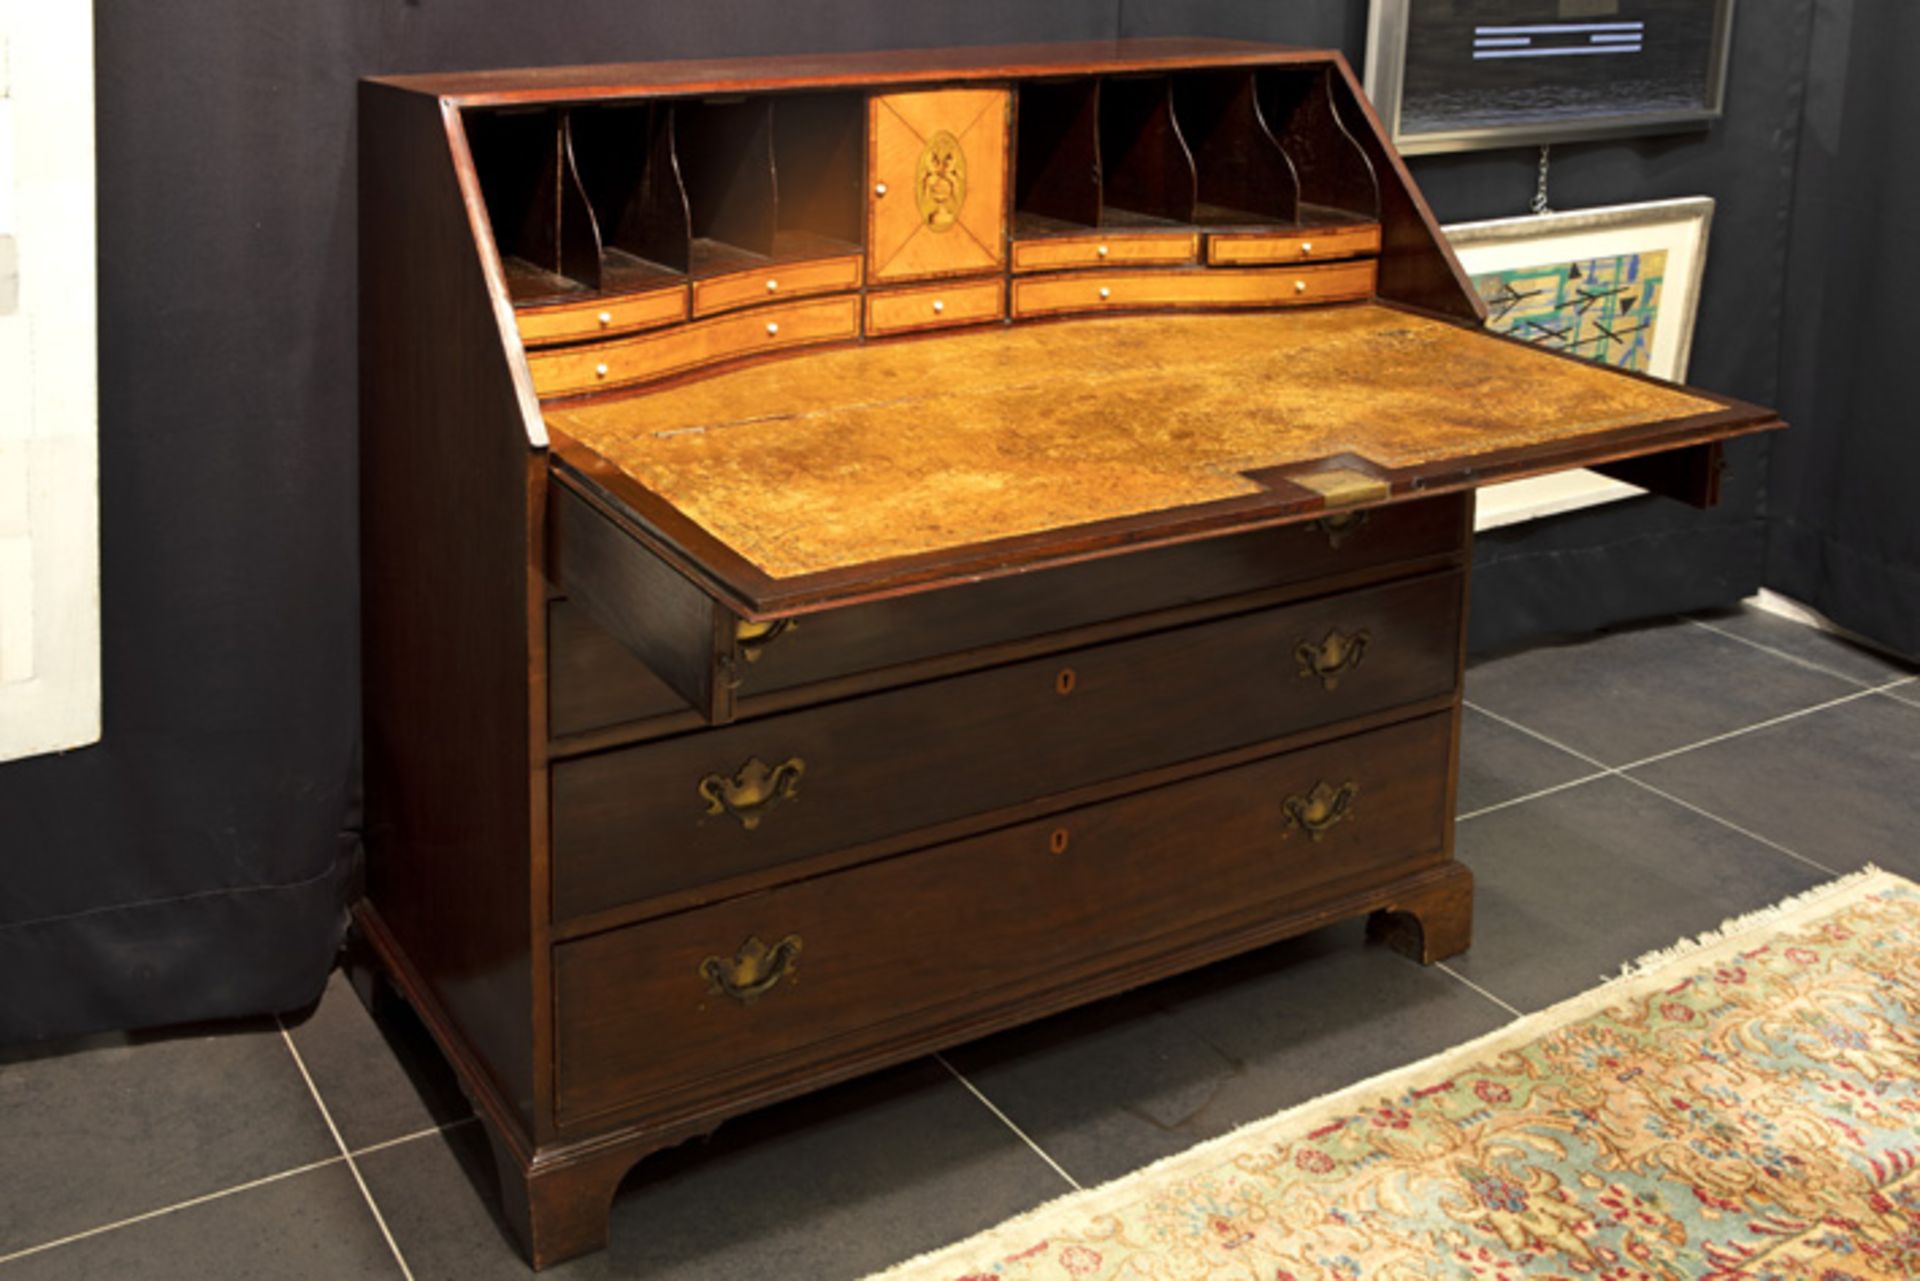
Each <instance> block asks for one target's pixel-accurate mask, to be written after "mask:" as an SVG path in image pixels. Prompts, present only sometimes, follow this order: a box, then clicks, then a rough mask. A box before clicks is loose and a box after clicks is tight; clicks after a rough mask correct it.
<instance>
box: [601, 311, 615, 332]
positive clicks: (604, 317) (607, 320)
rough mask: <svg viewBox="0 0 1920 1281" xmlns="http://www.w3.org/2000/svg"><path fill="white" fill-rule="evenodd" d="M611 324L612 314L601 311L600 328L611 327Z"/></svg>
mask: <svg viewBox="0 0 1920 1281" xmlns="http://www.w3.org/2000/svg"><path fill="white" fill-rule="evenodd" d="M612 323H613V313H612V312H610V311H603V312H601V313H600V328H602V329H605V328H606V327H607V326H608V325H611V324H612Z"/></svg>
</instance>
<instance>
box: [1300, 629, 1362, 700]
mask: <svg viewBox="0 0 1920 1281" xmlns="http://www.w3.org/2000/svg"><path fill="white" fill-rule="evenodd" d="M1371 639H1372V636H1371V634H1370V633H1368V631H1367V629H1366V628H1364V627H1362V628H1361V629H1360V630H1359V631H1357V632H1352V633H1346V632H1342V631H1341V630H1340V629H1339V628H1337V627H1335V628H1330V629H1329V630H1328V632H1327V635H1326V639H1324V640H1322V641H1321V642H1320V643H1319V644H1318V645H1316V644H1314V643H1313V642H1312V641H1310V640H1303V641H1301V642H1300V643H1299V644H1298V645H1295V646H1294V647H1293V657H1294V661H1295V662H1297V663H1299V664H1300V675H1301V676H1303V677H1306V676H1312V677H1317V678H1318V679H1319V681H1320V684H1321V686H1322V688H1325V689H1328V690H1331V689H1334V688H1335V687H1337V686H1338V685H1339V684H1340V678H1341V677H1342V676H1345V675H1346V674H1347V673H1348V672H1350V671H1352V670H1354V669H1355V668H1356V667H1358V666H1360V660H1361V659H1363V658H1365V657H1366V656H1367V642H1368V641H1369V640H1371Z"/></svg>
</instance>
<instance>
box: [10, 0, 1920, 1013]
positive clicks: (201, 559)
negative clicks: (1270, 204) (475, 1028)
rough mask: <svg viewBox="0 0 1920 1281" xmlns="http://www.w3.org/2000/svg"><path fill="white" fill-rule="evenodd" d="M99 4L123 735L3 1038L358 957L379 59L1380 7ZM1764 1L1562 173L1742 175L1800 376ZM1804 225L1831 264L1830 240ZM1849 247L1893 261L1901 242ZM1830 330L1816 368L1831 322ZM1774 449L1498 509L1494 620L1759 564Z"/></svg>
mask: <svg viewBox="0 0 1920 1281" xmlns="http://www.w3.org/2000/svg"><path fill="white" fill-rule="evenodd" d="M96 14H97V43H98V54H97V69H96V71H97V78H98V80H97V82H98V98H99V114H98V150H99V194H100V224H99V226H100V310H101V345H100V379H101V450H100V453H101V491H102V494H101V496H102V504H101V506H102V512H103V515H102V530H101V533H102V578H103V584H102V590H103V601H104V604H103V609H104V619H103V621H104V632H105V641H104V653H103V661H104V680H105V726H106V732H105V738H104V740H103V742H102V743H101V744H100V745H98V746H96V747H91V748H87V749H84V750H81V751H77V752H73V753H69V754H66V755H62V756H51V757H42V758H38V759H34V760H29V761H23V762H18V763H13V764H8V765H4V766H0V833H4V835H3V836H0V1043H5V1042H13V1041H22V1040H30V1039H36V1038H46V1037H52V1036H58V1035H64V1034H68V1033H74V1032H79V1031H84V1030H88V1029H94V1028H104V1027H134V1026H143V1025H155V1024H165V1023H173V1022H180V1021H184V1020H189V1019H202V1018H213V1017H220V1016H227V1015H238V1014H246V1013H254V1012H259V1011H266V1010H281V1009H288V1008H291V1007H294V1006H297V1005H299V1004H301V1003H303V1002H305V1001H306V1000H308V999H310V998H311V997H312V996H313V995H314V994H315V993H316V992H317V991H318V989H319V986H320V984H321V982H322V980H323V977H324V975H325V972H326V970H327V968H328V966H329V965H330V963H331V961H332V958H333V954H334V949H335V945H336V943H337V940H338V937H339V932H340V929H341V927H342V924H343V921H344V906H345V903H346V901H347V896H348V895H349V893H350V892H351V890H350V886H351V879H352V875H353V863H354V857H355V850H356V842H355V839H354V827H355V825H356V823H357V809H356V783H355V779H356V772H357V763H356V742H357V738H358V720H359V709H358V673H357V657H356V650H357V639H356V629H357V609H356V599H357V585H356V563H357V557H358V549H357V548H356V546H355V516H354V505H355V460H354V441H355V377H356V374H355V357H354V307H353V298H354V287H355V284H354V244H353V236H354V231H353V211H354V207H355V204H354V202H355V192H354V189H353V182H354V160H353V157H354V147H355V137H354V119H353V111H352V106H353V100H354V98H353V83H354V80H355V78H356V77H358V76H360V75H363V74H369V73H375V72H395V71H417V70H429V69H436V68H457V67H477V66H501V65H525V64H538V63H565V62H587V61H603V60H615V59H632V58H643V57H645V58H652V57H680V56H700V55H712V54H720V53H780V52H788V51H796V52H797V51H802V50H819V49H852V48H880V47H900V46H911V45H937V44H969V43H973V44H978V43H996V42H1003V41H1010V40H1053V39H1076V38H1097V37H1105V36H1111V35H1115V34H1150V33H1193V34H1214V35H1233V36H1245V37H1258V38H1265V39H1275V40H1283V41H1290V42H1295V43H1303V44H1307V43H1311V44H1330V45H1336V46H1339V47H1341V48H1343V49H1345V50H1346V52H1347V54H1348V56H1349V57H1350V58H1352V59H1353V60H1354V61H1355V62H1356V64H1357V63H1358V61H1359V57H1360V54H1361V49H1362V43H1363V40H1364V31H1365V5H1364V3H1362V2H1361V0H1352V2H1351V3H1349V2H1345V0H1319V2H1316V3H1302V2H1296V3H1287V4H1281V3H1273V2H1272V0H1249V2H1244V3H1225V2H1221V3H1204V2H1192V3H1189V2H1184V0H1178V2H1176V0H1169V2H1167V3H1157V4H1155V3H1146V2H1145V0H1124V2H1122V0H1049V2H1048V3H1045V4H1040V3H1033V2H1032V0H972V2H971V3H968V4H965V5H901V4H889V3H882V2H881V0H837V2H833V3H807V4H794V3H778V2H775V0H703V2H702V3H700V4H697V5H696V4H686V3H667V2H665V0H653V2H652V3H645V2H636V0H572V2H569V3H547V4H533V3H528V2H527V0H461V2H458V3H456V2H455V0H197V2H196V3H194V4H192V5H159V4H153V3H150V2H148V0H101V2H100V3H99V4H98V6H97V9H96ZM1742 16H1743V18H1744V19H1745V21H1743V23H1742V24H1741V31H1740V39H1739V44H1738V48H1737V50H1736V54H1735V58H1734V65H1733V72H1732V85H1733V91H1732V98H1731V101H1730V115H1729V119H1728V120H1727V121H1726V122H1725V123H1724V124H1722V125H1721V126H1719V127H1717V128H1716V129H1715V130H1713V131H1712V132H1711V133H1707V134H1692V135H1686V136H1683V137H1677V138H1672V139H1665V140H1652V141H1641V142H1634V143H1619V144H1605V145H1600V144H1593V145H1582V146H1570V147H1566V148H1562V149H1560V157H1559V159H1558V160H1557V161H1556V164H1555V168H1554V174H1555V185H1554V194H1555V198H1556V202H1557V203H1558V204H1560V205H1562V206H1566V207H1573V206H1577V205H1581V204H1601V203H1611V202H1615V201H1624V200H1635V199H1645V198H1650V197H1654V196H1668V195H1685V194H1694V193H1698V192H1707V193H1709V194H1712V195H1714V196H1717V197H1719V199H1720V201H1721V206H1720V212H1719V215H1718V220H1717V222H1716V225H1715V229H1714V240H1713V246H1712V251H1711V253H1710V256H1709V266H1708V272H1707V282H1706V295H1705V297H1706V302H1705V308H1704V312H1703V315H1702V318H1701V323H1700V327H1699V337H1698V341H1697V344H1696V348H1695V357H1694V373H1695V376H1696V378H1697V380H1698V381H1700V382H1703V383H1705V384H1706V385H1708V386H1711V387H1716V388H1721V389H1724V390H1726V391H1730V392H1733V393H1735V394H1738V395H1741V396H1745V397H1748V398H1751V399H1755V400H1760V401H1771V400H1774V399H1776V398H1777V396H1778V393H1779V390H1780V388H1779V385H1778V382H1777V379H1776V376H1775V370H1776V368H1777V363H1778V361H1777V358H1778V348H1779V345H1780V332H1781V329H1780V322H1781V315H1782V289H1783V285H1782V280H1783V276H1784V274H1785V265H1786V256H1787V246H1788V227H1789V221H1788V220H1789V214H1790V212H1791V211H1792V210H1791V207H1792V203H1793V202H1792V193H1793V187H1792V179H1793V173H1792V162H1793V158H1794V154H1795V147H1796V145H1797V137H1798V121H1799V103H1800V98H1801V96H1802V86H1803V72H1804V68H1805V58H1806V54H1805V39H1804V37H1805V35H1806V33H1807V30H1808V28H1809V27H1810V25H1811V19H1810V13H1809V8H1808V4H1807V3H1805V2H1804V0H1788V2H1783V3H1779V4H1777V5H1770V6H1769V7H1768V9H1767V10H1766V12H1765V16H1764V18H1763V17H1762V15H1761V14H1760V13H1759V12H1758V11H1754V10H1749V11H1747V12H1745V13H1743V15H1742ZM1890 54H1891V50H1890V49H1889V48H1887V47H1886V46H1884V45H1883V46H1881V47H1880V48H1878V49H1876V48H1873V47H1871V46H1870V45H1868V44H1865V43H1863V44H1862V49H1861V53H1860V56H1861V57H1881V56H1886V58H1887V85H1888V87H1889V91H1891V90H1892V89H1894V88H1898V89H1899V91H1900V92H1904V93H1907V94H1911V92H1912V91H1911V89H1910V88H1907V87H1904V86H1898V85H1896V84H1895V82H1894V80H1893V77H1895V76H1896V75H1898V74H1899V73H1898V72H1896V71H1895V70H1894V69H1893V63H1892V59H1891V57H1890ZM1842 61H1844V59H1842ZM1822 68H1823V70H1824V73H1825V74H1827V75H1828V76H1834V77H1837V76H1838V75H1839V69H1838V64H1822ZM1845 105H1846V113H1847V121H1848V128H1849V129H1850V130H1851V129H1852V128H1853V124H1852V115H1853V111H1854V104H1853V100H1852V98H1851V97H1849V98H1847V100H1846V104H1845ZM1861 109H1862V110H1869V109H1871V108H1870V107H1863V108H1861ZM1889 127H1891V126H1889ZM1906 127H1907V129H1908V131H1909V132H1908V133H1907V134H1906V135H1905V136H1906V138H1907V139H1908V140H1909V146H1908V151H1907V153H1906V154H1908V155H1911V154H1912V149H1911V145H1910V140H1911V137H1912V134H1911V125H1908V126H1906ZM1852 136H1855V135H1849V137H1852ZM1893 144H1894V138H1893V136H1892V135H1891V133H1889V134H1887V135H1886V138H1885V145H1886V146H1889V147H1890V146H1892V145H1893ZM1881 154H1883V155H1891V154H1898V153H1895V152H1883V153H1881ZM1848 157H1855V158H1856V159H1854V160H1853V161H1850V163H1863V161H1862V160H1860V159H1859V157H1864V161H1871V159H1872V150H1871V149H1870V148H1869V149H1868V150H1866V151H1860V150H1859V149H1857V148H1856V150H1855V151H1852V152H1849V151H1846V150H1844V149H1842V150H1841V151H1839V152H1836V163H1840V162H1848ZM1416 173H1417V176H1418V177H1419V178H1420V179H1421V180H1422V181H1423V182H1424V183H1425V184H1426V186H1427V189H1428V192H1429V194H1430V195H1431V196H1432V197H1433V199H1434V203H1435V205H1436V207H1437V208H1438V210H1439V212H1440V214H1441V216H1442V218H1443V219H1449V220H1451V219H1462V218H1470V217H1485V216H1493V215H1499V214H1508V213H1516V212H1519V211H1521V210H1522V209H1523V208H1524V207H1525V203H1526V200H1527V197H1528V196H1529V195H1530V193H1531V191H1532V177H1533V169H1532V157H1531V156H1530V155H1529V154H1526V153H1518V152H1509V153H1497V154H1486V155H1478V156H1472V157H1462V158H1450V159H1434V160H1423V161H1420V162H1419V163H1418V164H1417V165H1416ZM1901 180H1902V181H1905V182H1907V183H1908V184H1909V186H1910V185H1911V183H1912V181H1913V177H1912V174H1911V172H1908V173H1906V174H1905V175H1904V177H1903V178H1902V179H1901ZM1803 194H1804V193H1803ZM1802 212H1803V213H1804V212H1805V211H1804V209H1803V211H1802ZM1870 212H1871V211H1870V210H1866V211H1864V213H1870ZM1864 213H1863V216H1864ZM1849 225H1853V224H1849ZM1803 249H1804V252H1802V250H1803ZM1795 251H1796V258H1795V264H1796V267H1797V268H1799V267H1801V266H1802V265H1803V264H1804V268H1805V269H1804V271H1802V273H1801V274H1806V273H1808V272H1811V271H1812V270H1814V267H1815V265H1817V263H1818V262H1819V254H1820V252H1821V250H1820V248H1819V247H1818V246H1816V245H1813V244H1805V245H1803V244H1802V243H1801V242H1800V241H1798V240H1796V242H1795ZM1907 252H1908V253H1909V255H1910V254H1911V252H1912V251H1911V248H1910V247H1909V248H1908V250H1907ZM1910 260H1911V259H1910V258H1909V261H1910ZM1844 261H1847V262H1849V263H1855V264H1856V265H1857V266H1858V267H1859V268H1860V270H1861V272H1862V274H1863V275H1864V272H1865V270H1866V269H1867V259H1866V258H1865V257H1864V256H1859V257H1858V261H1857V263H1856V260H1855V259H1854V258H1847V259H1844ZM1829 288H1830V289H1831V288H1834V283H1833V282H1829ZM1842 301H1843V300H1842V299H1840V298H1835V300H1834V309H1835V310H1837V309H1838V308H1839V306H1840V303H1841V302H1842ZM1889 305H1891V304H1889ZM1891 342H1892V339H1891V337H1889V338H1888V345H1887V346H1886V347H1885V348H1883V349H1882V350H1883V351H1884V353H1886V358H1887V359H1891V350H1892V349H1891ZM1796 355H1799V356H1804V357H1806V360H1807V362H1808V370H1807V372H1805V373H1803V375H1802V378H1801V381H1800V383H1798V384H1796V386H1797V387H1800V386H1807V385H1809V384H1810V382H1811V381H1812V375H1811V369H1812V361H1813V359H1814V357H1816V356H1818V355H1819V353H1818V352H1803V351H1801V350H1800V349H1799V348H1796ZM1821 372H1822V373H1823V374H1824V373H1825V372H1826V368H1825V366H1822V367H1821ZM1823 387H1824V384H1823ZM1807 394H1811V392H1810V391H1809V392H1808V393H1807ZM1822 394H1825V393H1824V390H1823V392H1822ZM1856 404H1857V409H1858V412H1859V413H1861V414H1865V413H1866V412H1867V411H1868V410H1869V409H1870V408H1872V406H1870V405H1867V404H1866V403H1864V402H1863V401H1862V402H1856ZM1850 421H1852V420H1851V419H1835V420H1833V421H1832V422H1831V423H1828V424H1827V425H1826V428H1827V430H1829V431H1835V432H1837V431H1839V430H1841V429H1843V428H1844V426H1845V425H1846V423H1847V422H1850ZM1764 448H1765V447H1764V446H1760V447H1758V448H1749V449H1743V450H1740V451H1738V452H1737V455H1736V470H1735V474H1734V476H1733V478H1732V483H1731V484H1730V485H1729V486H1728V493H1729V501H1728V502H1727V504H1726V506H1725V507H1724V508H1723V509H1721V510H1720V511H1718V512H1715V513H1710V514H1700V513H1694V512H1690V511H1687V510H1685V509H1682V508H1679V507H1677V506H1673V505H1671V504H1665V503H1661V502H1659V501H1655V500H1648V501H1644V502H1635V503H1631V504H1626V505H1622V506H1620V507H1617V508H1610V509H1606V510H1604V511H1602V512H1598V513H1592V514H1585V515H1580V516H1576V517H1573V518H1570V519H1567V520H1564V521H1558V522H1553V523H1551V524H1546V525H1537V526H1529V527H1526V528H1524V529H1521V530H1519V531H1514V532H1508V533H1502V534H1500V535H1498V536H1496V537H1495V538H1493V539H1490V540H1488V542H1487V545H1486V546H1485V547H1484V548H1483V551H1482V555H1481V558H1480V559H1481V567H1480V573H1481V584H1480V589H1479V591H1478V592H1477V595H1476V601H1475V610H1476V620H1477V621H1476V633H1475V635H1476V638H1477V640H1478V641H1479V642H1480V643H1482V644H1497V643H1511V642H1513V641H1515V640H1517V639H1519V638H1522V637H1528V636H1536V635H1540V634H1544V633H1547V632H1551V631H1556V630H1568V629H1574V628H1583V627H1588V626H1593V625H1598V624H1602V623H1607V622H1613V621H1618V620H1621V619H1624V618H1629V617H1634V616H1639V615H1643V614H1646V613H1651V612H1659V611H1663V610H1668V609H1673V608H1679V607H1683V606H1695V605H1705V604H1711V603H1717V602H1722V601H1727V600H1731V599H1733V598H1735V597H1737V596H1739V595H1741V594H1743V593H1745V592H1747V591H1749V590H1751V589H1752V588H1753V587H1755V586H1756V585H1757V584H1758V582H1759V578H1760V570H1761V564H1762V558H1763V548H1764V539H1763V536H1762V531H1761V527H1760V525H1759V523H1758V522H1759V516H1760V513H1761V512H1762V510H1763V497H1762V489H1761V481H1762V479H1763V473H1764V456H1763V454H1762V452H1761V450H1763V449H1764ZM1804 470H1805V471H1806V472H1807V474H1809V475H1811V474H1813V471H1814V469H1813V468H1812V466H1811V465H1810V464H1809V465H1808V466H1807V467H1806V468H1804ZM1835 483H1837V482H1835ZM1816 488H1817V487H1816ZM1828 492H1831V486H1829V487H1828ZM1832 510H1833V508H1832V507H1831V505H1829V506H1826V507H1815V506H1808V507H1807V508H1806V509H1805V511H1806V512H1808V513H1809V519H1813V514H1814V513H1816V512H1818V513H1830V512H1832ZM1820 519H1822V520H1824V519H1825V517H1824V515H1822V516H1821V517H1820ZM1814 528H1818V529H1823V530H1824V529H1826V528H1828V527H1827V526H1825V525H1816V526H1814ZM1831 528H1832V529H1833V534H1834V539H1835V540H1839V541H1828V540H1826V538H1825V535H1824V534H1823V535H1822V539H1823V541H1822V544H1821V545H1822V546H1823V547H1826V546H1834V547H1838V546H1843V545H1848V544H1846V543H1845V542H1844V539H1845V538H1846V537H1850V536H1851V535H1850V534H1848V532H1847V529H1850V528H1851V527H1847V529H1843V528H1842V527H1840V526H1838V525H1835V526H1832V527H1831ZM1909 549H1911V543H1910V542H1909ZM1829 554H1832V553H1829Z"/></svg>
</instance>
